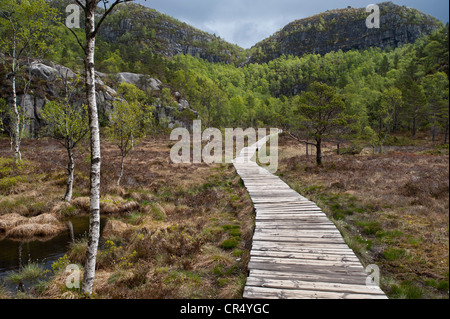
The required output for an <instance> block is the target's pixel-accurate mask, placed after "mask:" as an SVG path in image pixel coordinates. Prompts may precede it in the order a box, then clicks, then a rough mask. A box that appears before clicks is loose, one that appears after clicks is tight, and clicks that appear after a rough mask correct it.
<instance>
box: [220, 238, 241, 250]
mask: <svg viewBox="0 0 450 319" xmlns="http://www.w3.org/2000/svg"><path fill="white" fill-rule="evenodd" d="M238 245H239V241H237V240H236V239H234V238H231V239H225V240H224V241H223V242H222V243H221V244H220V246H221V247H222V248H223V249H234V248H236V247H237V246H238Z"/></svg>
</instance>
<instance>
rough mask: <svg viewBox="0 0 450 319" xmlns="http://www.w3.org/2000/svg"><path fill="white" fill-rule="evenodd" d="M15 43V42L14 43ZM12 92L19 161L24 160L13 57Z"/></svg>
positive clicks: (16, 148) (15, 157) (15, 139)
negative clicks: (21, 151)
mask: <svg viewBox="0 0 450 319" xmlns="http://www.w3.org/2000/svg"><path fill="white" fill-rule="evenodd" d="M14 45H15V44H14ZM15 51H16V49H15V47H14V56H15ZM12 73H13V76H12V91H13V92H12V93H13V109H14V116H15V123H14V134H13V135H14V161H16V162H19V161H21V160H22V154H21V153H20V113H19V109H18V108H17V91H16V61H15V58H13V67H12Z"/></svg>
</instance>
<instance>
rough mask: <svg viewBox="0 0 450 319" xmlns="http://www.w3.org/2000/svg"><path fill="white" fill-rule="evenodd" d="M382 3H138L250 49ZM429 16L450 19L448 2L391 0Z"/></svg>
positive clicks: (236, 0) (254, 0)
mask: <svg viewBox="0 0 450 319" xmlns="http://www.w3.org/2000/svg"><path fill="white" fill-rule="evenodd" d="M382 1H384V0H378V1H371V0H346V1H335V0H307V1H305V0H148V1H144V0H138V1H137V2H139V3H142V4H144V5H146V6H148V7H151V8H154V9H156V10H158V11H160V12H162V13H165V14H168V15H170V16H172V17H174V18H176V19H179V20H181V21H184V22H186V23H188V24H190V25H192V26H194V27H196V28H199V29H201V30H204V31H207V32H210V33H215V34H216V35H218V36H220V37H221V38H223V39H225V40H227V41H229V42H231V43H236V44H238V45H240V46H241V47H244V48H249V47H251V46H252V45H254V44H256V43H257V42H258V41H261V40H263V39H265V38H266V37H268V36H270V35H271V34H273V33H274V32H276V31H278V30H280V29H281V28H282V27H284V26H285V25H286V24H288V23H289V22H292V21H294V20H297V19H302V18H306V17H309V16H311V15H314V14H317V13H320V12H324V11H326V10H330V9H337V8H345V7H347V6H353V7H357V8H362V7H366V6H367V5H369V4H371V3H374V2H375V3H376V2H382ZM393 2H394V3H395V4H398V5H405V6H408V7H413V8H416V9H419V10H421V11H423V12H425V13H428V14H431V15H433V16H435V17H436V18H438V19H440V20H441V21H443V22H448V20H449V13H448V12H449V2H448V0H394V1H393Z"/></svg>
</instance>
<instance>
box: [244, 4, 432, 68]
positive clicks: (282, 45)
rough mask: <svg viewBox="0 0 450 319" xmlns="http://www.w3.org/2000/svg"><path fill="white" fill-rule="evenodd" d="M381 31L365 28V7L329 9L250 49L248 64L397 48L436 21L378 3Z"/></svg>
mask: <svg viewBox="0 0 450 319" xmlns="http://www.w3.org/2000/svg"><path fill="white" fill-rule="evenodd" d="M379 8H380V28H378V29H377V28H372V29H370V28H368V27H367V26H366V19H367V18H368V17H369V15H370V13H367V12H366V10H365V8H361V9H355V8H351V7H349V8H346V9H340V10H331V11H327V12H325V13H321V14H319V15H315V16H313V17H310V18H306V19H302V20H298V21H294V22H292V23H290V24H288V25H287V26H285V27H284V28H283V29H282V30H281V31H279V32H277V33H275V34H274V35H273V36H271V37H269V38H267V39H265V40H263V41H262V42H260V43H258V44H256V45H255V47H254V48H253V49H252V52H253V54H252V57H251V59H250V62H268V61H270V60H273V59H276V58H278V57H280V56H281V55H294V56H301V55H303V54H309V53H314V54H321V55H324V54H326V53H328V52H331V51H338V50H342V51H348V50H352V49H355V50H365V49H368V48H370V47H379V48H382V49H386V48H396V47H399V46H402V45H404V44H406V43H414V42H415V41H416V40H417V39H418V38H419V37H421V36H422V35H424V34H429V33H430V32H431V31H432V30H434V29H436V28H437V27H438V25H439V22H438V21H437V20H436V19H435V18H433V17H432V16H429V15H426V14H424V13H422V12H420V11H418V10H415V9H411V8H406V7H401V6H397V5H395V4H393V3H392V2H384V3H381V4H379Z"/></svg>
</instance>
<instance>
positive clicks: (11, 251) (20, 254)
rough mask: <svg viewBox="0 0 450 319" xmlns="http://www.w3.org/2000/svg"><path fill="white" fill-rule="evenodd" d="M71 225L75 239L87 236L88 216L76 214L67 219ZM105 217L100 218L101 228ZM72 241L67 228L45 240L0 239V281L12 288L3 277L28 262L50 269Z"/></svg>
mask: <svg viewBox="0 0 450 319" xmlns="http://www.w3.org/2000/svg"><path fill="white" fill-rule="evenodd" d="M69 221H70V222H71V223H72V225H73V236H74V239H75V240H77V239H79V238H81V237H82V236H87V233H88V231H89V216H77V217H71V218H69V219H67V221H66V223H67V224H68V223H69ZM104 222H105V219H103V218H102V219H101V223H100V226H101V229H103V226H104ZM71 241H72V235H71V232H70V231H69V227H67V230H65V231H63V232H61V233H60V234H59V235H57V236H55V237H53V238H52V239H50V240H47V241H39V240H33V241H16V240H10V239H4V240H0V282H4V284H5V285H6V286H7V288H12V287H11V285H9V284H8V283H7V282H6V281H5V280H4V279H5V277H6V276H7V275H8V273H9V272H11V271H18V270H19V269H20V265H22V266H23V265H27V264H28V263H29V262H37V263H39V264H41V265H43V266H44V268H45V269H51V265H52V263H53V262H55V261H56V260H58V259H59V258H60V257H62V256H64V255H65V254H66V253H67V251H68V248H69V244H70V243H71Z"/></svg>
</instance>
